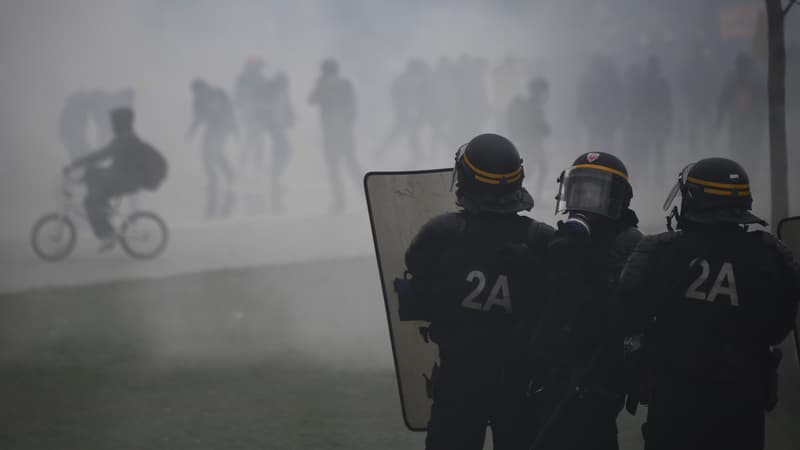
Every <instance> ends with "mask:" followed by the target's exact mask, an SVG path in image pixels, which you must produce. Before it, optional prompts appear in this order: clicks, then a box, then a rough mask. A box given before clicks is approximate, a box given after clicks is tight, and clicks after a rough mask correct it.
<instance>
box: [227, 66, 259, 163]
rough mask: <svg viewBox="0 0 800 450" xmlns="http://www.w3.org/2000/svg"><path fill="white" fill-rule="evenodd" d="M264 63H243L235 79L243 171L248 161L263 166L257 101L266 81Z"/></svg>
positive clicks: (234, 94)
mask: <svg viewBox="0 0 800 450" xmlns="http://www.w3.org/2000/svg"><path fill="white" fill-rule="evenodd" d="M263 67H264V61H263V60H261V59H258V58H254V59H250V60H248V61H247V62H245V65H244V68H242V72H241V73H240V74H239V76H238V77H237V78H236V86H235V87H234V90H233V99H234V101H235V102H236V106H237V108H238V109H239V117H240V119H241V124H242V132H243V134H244V136H243V142H242V154H241V165H242V168H243V169H244V168H245V167H246V166H247V164H248V163H250V161H252V162H253V163H254V164H255V167H256V168H259V169H260V168H261V167H262V166H263V165H264V131H265V130H264V125H263V124H261V123H259V120H258V115H259V112H258V111H259V109H260V108H261V106H260V105H259V100H260V96H261V92H262V91H263V89H264V87H263V86H264V85H265V84H266V83H267V79H266V77H265V76H264V74H263V73H262V71H261V70H262V68H263Z"/></svg>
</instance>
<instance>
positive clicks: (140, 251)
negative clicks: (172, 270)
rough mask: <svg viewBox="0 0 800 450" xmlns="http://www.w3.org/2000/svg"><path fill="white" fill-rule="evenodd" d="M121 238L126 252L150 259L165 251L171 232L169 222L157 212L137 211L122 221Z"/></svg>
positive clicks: (133, 255)
mask: <svg viewBox="0 0 800 450" xmlns="http://www.w3.org/2000/svg"><path fill="white" fill-rule="evenodd" d="M119 238H120V244H122V248H123V249H124V250H125V253H127V254H129V255H131V256H132V257H134V258H137V259H149V258H154V257H156V256H158V254H159V253H161V252H162V251H164V248H165V247H166V246H167V239H168V238H169V232H168V230H167V224H166V223H164V220H163V219H162V218H161V217H159V216H158V215H157V214H155V213H152V212H148V211H137V212H135V213H133V214H131V215H129V216H128V217H126V218H125V221H124V222H122V225H121V226H120V229H119Z"/></svg>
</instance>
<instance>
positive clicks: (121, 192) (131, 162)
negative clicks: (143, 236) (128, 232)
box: [64, 107, 163, 251]
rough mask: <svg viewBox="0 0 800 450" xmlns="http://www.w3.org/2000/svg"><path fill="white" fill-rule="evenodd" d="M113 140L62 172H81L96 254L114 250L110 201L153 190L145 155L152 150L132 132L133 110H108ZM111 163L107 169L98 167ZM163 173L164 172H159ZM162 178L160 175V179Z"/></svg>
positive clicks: (85, 204) (114, 240)
mask: <svg viewBox="0 0 800 450" xmlns="http://www.w3.org/2000/svg"><path fill="white" fill-rule="evenodd" d="M110 116H111V129H112V133H113V138H112V139H111V142H109V143H108V145H106V146H105V147H103V148H102V149H100V150H97V151H95V152H92V153H90V154H88V155H86V156H84V157H81V158H78V159H76V160H75V161H73V162H72V163H70V164H69V165H68V166H67V167H65V168H64V172H65V173H69V172H71V171H72V170H74V169H77V168H83V169H84V170H85V173H84V175H83V181H84V182H85V183H86V188H87V193H86V197H85V198H84V206H85V207H86V215H87V216H88V219H89V223H90V224H91V226H92V231H93V232H94V235H95V236H96V237H97V238H98V239H99V240H100V241H101V244H100V247H99V249H98V250H99V251H106V250H110V249H111V248H113V247H114V244H115V242H116V236H115V232H114V228H113V226H112V225H111V223H110V221H109V218H108V209H109V201H110V200H111V199H112V198H115V197H121V196H125V195H130V194H133V193H135V192H136V191H138V190H139V189H141V188H144V187H148V188H151V189H152V188H154V187H153V186H152V185H151V183H149V180H148V178H151V177H150V175H151V174H148V173H147V172H148V171H151V170H152V168H151V167H148V166H147V163H146V162H145V161H143V160H145V158H146V157H145V156H143V155H144V154H145V153H149V151H150V150H152V147H151V146H149V145H148V144H146V143H145V142H143V141H142V140H141V139H139V137H138V136H137V135H136V133H135V132H134V131H133V109H131V108H127V107H123V108H116V109H113V110H111V112H110ZM107 161H110V162H109V164H108V165H107V166H100V164H101V163H104V162H107ZM162 172H163V168H162ZM161 177H163V173H162V175H161Z"/></svg>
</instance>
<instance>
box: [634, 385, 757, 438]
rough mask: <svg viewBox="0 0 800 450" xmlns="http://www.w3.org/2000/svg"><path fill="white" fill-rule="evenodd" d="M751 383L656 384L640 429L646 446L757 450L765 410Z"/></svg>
mask: <svg viewBox="0 0 800 450" xmlns="http://www.w3.org/2000/svg"><path fill="white" fill-rule="evenodd" d="M755 388H756V389H753V387H752V386H751V388H750V389H749V390H750V391H751V392H747V389H742V388H737V389H735V390H724V389H714V388H713V387H712V388H709V389H698V388H696V387H695V388H693V387H692V386H679V385H675V386H670V387H669V388H666V389H664V388H662V389H659V388H656V390H655V391H654V392H653V398H652V399H651V401H650V405H649V407H648V414H647V424H645V427H644V428H643V431H644V438H645V449H646V450H667V449H670V450H672V449H676V448H680V449H685V450H705V449H710V448H719V449H725V450H762V449H763V448H764V410H763V403H762V402H761V399H760V398H759V392H758V391H757V388H758V387H757V386H756V387H755ZM714 391H716V392H714Z"/></svg>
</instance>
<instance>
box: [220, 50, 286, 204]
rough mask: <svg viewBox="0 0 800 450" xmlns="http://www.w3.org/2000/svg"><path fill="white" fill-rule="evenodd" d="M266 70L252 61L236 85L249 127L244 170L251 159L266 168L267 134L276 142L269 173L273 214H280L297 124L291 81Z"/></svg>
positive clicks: (258, 61)
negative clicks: (290, 131) (291, 139)
mask: <svg viewBox="0 0 800 450" xmlns="http://www.w3.org/2000/svg"><path fill="white" fill-rule="evenodd" d="M263 66H264V63H263V61H261V60H251V61H248V62H247V63H246V64H245V67H244V69H243V71H242V73H241V74H240V75H239V78H238V80H237V82H236V91H235V95H236V102H237V103H238V104H239V108H240V110H241V114H242V121H243V123H244V127H245V142H244V148H243V152H242V166H243V168H245V167H246V165H247V163H248V161H249V160H250V159H253V160H254V162H255V166H256V168H257V169H260V168H261V167H262V166H263V159H264V158H263V152H264V142H263V135H264V132H265V131H266V132H267V133H268V134H269V136H270V138H271V139H272V164H271V166H270V170H269V184H270V186H269V189H270V196H271V200H272V210H273V211H275V212H280V211H282V210H283V209H284V204H283V193H284V190H285V189H284V187H283V186H282V184H281V176H282V175H283V172H284V170H285V169H286V165H287V163H288V161H289V154H290V153H291V146H290V144H289V138H288V136H287V131H288V129H289V128H290V127H291V126H292V125H293V124H294V111H293V110H292V106H291V102H290V100H289V78H288V77H287V76H286V74H285V73H283V72H278V73H277V74H275V75H274V76H272V77H266V76H264V74H263V73H262V72H261V68H262V67H263Z"/></svg>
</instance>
